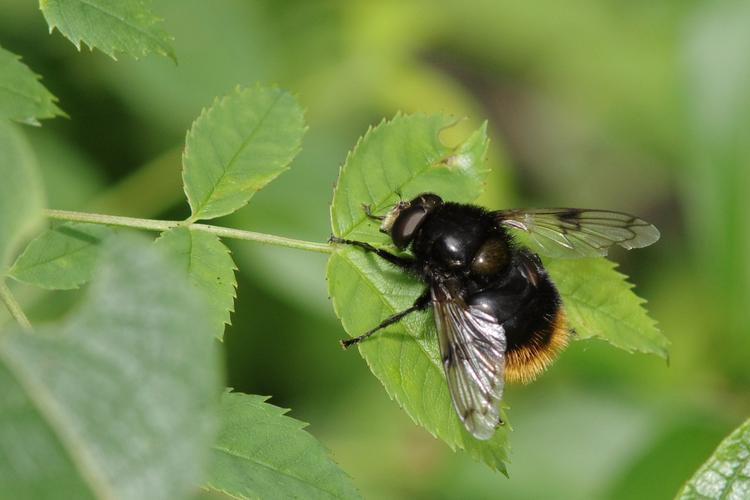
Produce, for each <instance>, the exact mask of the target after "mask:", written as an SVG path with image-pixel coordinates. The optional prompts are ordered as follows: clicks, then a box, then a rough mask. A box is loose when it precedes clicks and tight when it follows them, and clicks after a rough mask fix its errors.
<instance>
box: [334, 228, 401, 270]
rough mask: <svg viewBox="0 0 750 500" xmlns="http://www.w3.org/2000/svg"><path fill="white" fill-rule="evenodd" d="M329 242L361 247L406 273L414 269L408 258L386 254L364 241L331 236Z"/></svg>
mask: <svg viewBox="0 0 750 500" xmlns="http://www.w3.org/2000/svg"><path fill="white" fill-rule="evenodd" d="M328 242H329V243H339V244H342V245H352V246H355V247H359V248H361V249H363V250H364V251H365V252H372V253H374V254H376V255H377V256H378V257H381V258H382V259H385V260H387V261H388V262H390V263H391V264H393V265H394V266H398V267H400V268H401V269H404V270H406V271H412V270H413V269H414V260H413V259H410V258H408V257H400V256H398V255H394V254H392V253H390V252H386V251H385V250H381V249H379V248H375V247H374V246H372V245H370V244H369V243H365V242H364V241H355V240H345V239H342V238H339V237H337V236H331V237H330V238H328Z"/></svg>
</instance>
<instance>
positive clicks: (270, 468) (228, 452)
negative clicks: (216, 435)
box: [213, 446, 341, 498]
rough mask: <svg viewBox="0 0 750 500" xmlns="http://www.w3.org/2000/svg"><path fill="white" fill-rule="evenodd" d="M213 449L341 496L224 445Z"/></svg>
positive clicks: (319, 489)
mask: <svg viewBox="0 0 750 500" xmlns="http://www.w3.org/2000/svg"><path fill="white" fill-rule="evenodd" d="M213 449H214V450H216V451H219V452H223V453H226V454H227V455H229V456H230V457H235V458H240V459H243V460H247V461H248V462H252V463H254V464H257V465H260V466H261V467H263V468H264V469H268V470H270V471H271V472H274V473H277V474H281V475H283V476H286V477H289V478H291V479H294V480H296V481H299V482H300V483H303V484H307V485H309V486H312V487H313V488H314V489H316V490H318V491H322V492H323V493H327V494H329V495H331V496H332V497H333V498H341V497H339V496H337V495H336V494H335V493H333V492H331V491H329V490H326V489H323V488H321V487H320V486H318V485H317V484H315V483H311V482H310V481H309V480H307V479H305V478H302V477H299V476H297V475H295V474H293V473H291V472H289V471H284V470H281V469H278V468H276V467H274V466H273V465H271V464H267V463H265V462H263V461H261V460H258V459H257V458H254V457H248V456H245V455H243V454H241V453H238V452H236V451H234V450H230V449H228V448H224V447H221V446H214V447H213Z"/></svg>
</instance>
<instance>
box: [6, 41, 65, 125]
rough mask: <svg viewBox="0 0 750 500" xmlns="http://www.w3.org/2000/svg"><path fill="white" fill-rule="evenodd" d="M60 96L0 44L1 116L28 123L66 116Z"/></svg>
mask: <svg viewBox="0 0 750 500" xmlns="http://www.w3.org/2000/svg"><path fill="white" fill-rule="evenodd" d="M64 115H65V113H63V112H62V110H61V109H60V108H58V107H57V98H56V97H55V96H54V95H52V94H51V93H50V92H49V90H47V89H46V88H45V87H44V85H42V84H41V83H40V82H39V75H37V74H35V73H34V72H33V71H31V70H30V69H29V67H28V66H26V65H25V64H24V63H22V62H21V58H20V57H19V56H17V55H15V54H13V53H12V52H8V51H7V50H5V49H3V48H2V47H0V118H4V119H8V120H15V121H18V122H21V123H26V124H28V125H39V120H43V119H45V118H54V117H55V116H64Z"/></svg>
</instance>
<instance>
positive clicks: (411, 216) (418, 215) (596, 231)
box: [331, 193, 659, 439]
mask: <svg viewBox="0 0 750 500" xmlns="http://www.w3.org/2000/svg"><path fill="white" fill-rule="evenodd" d="M365 210H366V213H367V215H368V217H370V218H372V219H375V220H379V221H381V222H382V224H381V231H383V232H385V233H387V234H389V235H390V236H391V239H392V240H393V243H394V244H395V245H396V247H397V248H399V249H400V250H407V249H410V250H411V253H412V256H400V255H395V254H392V253H390V252H387V251H385V250H382V249H378V248H375V247H373V246H372V245H370V244H368V243H365V242H360V241H352V240H344V239H340V238H336V237H332V238H331V241H332V242H334V243H342V244H349V245H354V246H357V247H360V248H363V249H364V250H366V251H368V252H374V253H376V254H377V255H379V256H380V257H382V258H384V259H386V260H387V261H389V262H391V263H392V264H394V265H396V266H398V267H400V268H401V269H403V270H404V271H406V272H408V273H410V274H412V275H414V276H415V277H417V278H419V279H420V280H422V281H423V282H425V283H426V284H427V288H426V290H425V292H424V293H423V294H422V295H421V296H420V297H419V298H417V300H416V301H415V302H414V305H412V306H411V307H410V308H408V309H406V310H404V311H401V312H399V313H397V314H394V315H393V316H391V317H389V318H386V319H385V320H384V321H383V322H381V323H380V324H379V325H378V326H376V327H375V328H373V329H372V330H370V331H368V332H366V333H365V334H363V335H360V336H359V337H355V338H352V339H347V340H344V341H342V344H343V345H344V347H349V346H351V345H353V344H356V343H358V342H360V341H362V340H364V339H365V338H367V337H369V336H371V335H372V334H374V333H375V332H377V331H378V330H381V329H383V328H385V327H386V326H388V325H391V324H393V323H396V322H398V321H400V320H401V319H402V318H403V317H404V316H406V315H408V314H410V313H412V312H414V311H418V310H423V309H426V308H427V307H429V306H432V307H433V308H434V312H435V324H436V326H437V332H438V339H439V343H440V352H441V354H442V357H443V367H444V369H445V374H446V379H447V381H448V388H449V390H450V393H451V397H452V399H453V405H454V407H455V409H456V412H457V413H458V415H459V417H460V418H461V421H462V422H463V423H464V426H465V427H466V429H467V430H468V431H469V432H470V433H471V434H472V435H474V436H475V437H476V438H477V439H489V438H490V437H492V435H493V434H494V432H495V429H496V427H497V426H498V425H499V424H500V423H501V420H500V413H499V410H498V402H499V401H500V399H501V398H502V393H503V387H504V384H505V382H506V381H508V382H516V381H520V382H529V381H531V380H533V379H534V378H535V377H536V376H537V375H539V374H540V373H541V372H542V371H543V370H544V369H545V368H546V367H547V365H549V363H551V362H552V360H553V359H554V357H555V356H556V355H557V353H558V352H559V351H560V350H561V349H563V348H564V347H565V345H566V344H567V341H568V336H569V333H568V328H567V326H566V322H565V315H564V311H563V308H562V303H561V300H560V296H559V294H558V292H557V289H556V288H555V285H554V284H553V283H552V281H551V280H550V278H549V276H548V274H547V272H546V270H545V269H544V267H543V266H542V263H541V261H540V259H539V257H538V256H537V255H536V254H535V253H533V252H531V251H530V250H529V249H527V248H525V247H523V246H520V245H518V244H516V243H515V241H514V239H513V237H512V235H511V234H510V232H509V230H508V229H509V228H514V229H519V230H523V231H526V232H527V233H529V235H530V236H531V240H532V241H531V242H530V244H531V245H533V246H535V247H536V248H535V249H537V250H539V251H540V252H542V253H547V254H549V253H552V254H553V255H557V256H561V253H562V255H565V256H594V255H605V254H606V252H607V249H608V248H609V247H611V246H612V245H615V244H618V245H620V246H622V247H624V248H639V247H643V246H647V245H650V244H651V243H653V242H655V241H656V240H657V239H658V238H659V232H658V230H657V229H656V228H655V227H654V226H652V225H651V224H648V223H647V222H645V221H643V220H641V219H638V218H636V217H633V216H631V215H627V214H623V213H619V212H609V211H603V210H581V209H542V210H501V211H495V212H490V211H488V210H485V209H483V208H481V207H478V206H474V205H465V204H458V203H451V202H444V201H443V200H442V199H441V198H440V197H439V196H437V195H435V194H432V193H424V194H421V195H419V196H417V197H416V198H414V199H413V200H411V201H409V202H400V203H398V204H397V205H396V206H395V207H394V208H393V209H392V210H391V211H390V212H389V213H388V214H387V215H385V216H377V215H373V214H371V213H370V212H369V208H368V207H365Z"/></svg>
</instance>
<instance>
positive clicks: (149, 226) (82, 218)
mask: <svg viewBox="0 0 750 500" xmlns="http://www.w3.org/2000/svg"><path fill="white" fill-rule="evenodd" d="M45 214H46V216H47V217H49V218H50V219H55V220H64V221H73V222H88V223H91V224H104V225H107V226H118V227H129V228H134V229H143V230H146V231H168V230H170V229H172V228H175V227H187V228H189V229H191V230H193V231H204V232H206V233H213V234H215V235H217V236H220V237H222V238H231V239H236V240H245V241H257V242H259V243H264V244H266V245H274V246H279V247H286V248H296V249H298V250H307V251H308V252H318V253H331V252H332V251H333V248H332V247H331V246H330V245H327V244H325V243H315V242H312V241H305V240H296V239H293V238H285V237H283V236H276V235H273V234H266V233H256V232H254V231H245V230H242V229H234V228H229V227H221V226H212V225H210V224H196V223H192V222H188V221H184V222H183V221H172V220H157V219H139V218H136V217H121V216H118V215H104V214H94V213H87V212H74V211H70V210H53V209H47V210H45Z"/></svg>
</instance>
